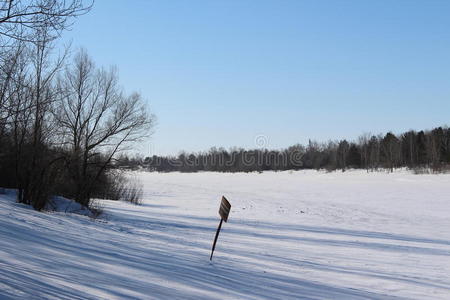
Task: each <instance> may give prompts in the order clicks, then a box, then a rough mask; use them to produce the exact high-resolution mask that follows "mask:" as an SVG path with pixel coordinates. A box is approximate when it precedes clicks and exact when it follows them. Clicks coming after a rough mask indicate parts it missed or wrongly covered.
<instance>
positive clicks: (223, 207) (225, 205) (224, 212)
mask: <svg viewBox="0 0 450 300" xmlns="http://www.w3.org/2000/svg"><path fill="white" fill-rule="evenodd" d="M230 209H231V204H230V202H228V200H227V198H225V197H224V196H222V202H220V209H219V215H220V217H221V218H222V220H224V221H225V222H226V221H228V215H229V214H230Z"/></svg>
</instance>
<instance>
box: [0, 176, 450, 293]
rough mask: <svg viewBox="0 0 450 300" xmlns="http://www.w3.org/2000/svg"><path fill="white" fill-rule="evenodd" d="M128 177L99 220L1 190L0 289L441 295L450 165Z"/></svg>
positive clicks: (448, 239) (449, 288)
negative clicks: (131, 187) (222, 214)
mask: <svg viewBox="0 0 450 300" xmlns="http://www.w3.org/2000/svg"><path fill="white" fill-rule="evenodd" d="M138 177H139V178H140V180H141V181H142V182H143V183H144V198H145V200H144V205H142V206H134V205H131V204H128V203H123V202H114V201H102V202H101V205H102V206H103V207H104V210H105V216H104V218H103V219H98V220H92V219H90V218H89V217H87V216H82V215H77V214H65V213H62V212H58V213H56V212H53V213H52V212H47V213H39V212H35V211H33V210H31V209H30V208H28V207H26V206H24V205H21V204H17V203H15V202H14V195H13V194H11V193H7V194H4V195H0V299H9V298H12V299H42V298H45V299H125V298H131V299H368V298H369V299H380V298H381V299H405V298H406V299H450V175H413V174H410V173H407V172H405V171H401V172H396V173H393V174H387V173H365V172H363V171H350V172H345V173H341V172H335V173H325V172H316V171H301V172H279V173H274V172H267V173H262V174H257V173H252V174H221V173H197V174H180V173H169V174H159V173H139V174H138ZM222 195H225V196H226V197H227V198H228V200H229V201H230V203H231V205H232V209H231V213H230V217H229V221H228V223H224V225H223V227H222V232H221V234H220V236H219V240H218V245H217V247H216V251H215V254H214V258H213V261H212V263H211V262H210V261H209V255H210V251H211V244H212V240H213V238H214V234H215V230H216V228H217V225H218V222H219V217H218V212H217V211H218V208H219V203H220V198H221V196H222Z"/></svg>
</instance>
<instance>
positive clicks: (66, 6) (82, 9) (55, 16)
mask: <svg viewBox="0 0 450 300" xmlns="http://www.w3.org/2000/svg"><path fill="white" fill-rule="evenodd" d="M92 4H93V2H90V3H88V4H86V5H85V4H84V3H83V0H70V1H69V0H0V47H2V46H3V47H4V46H5V45H8V44H9V43H10V42H11V41H17V40H19V41H26V42H37V41H38V40H39V38H40V36H37V35H35V32H36V31H42V30H43V29H45V30H47V31H49V32H51V37H52V38H54V37H57V36H58V35H59V34H60V33H61V31H63V30H64V29H66V28H68V27H70V26H71V25H72V22H73V18H74V17H76V16H79V15H82V14H85V13H87V12H88V11H89V10H90V9H91V7H92Z"/></svg>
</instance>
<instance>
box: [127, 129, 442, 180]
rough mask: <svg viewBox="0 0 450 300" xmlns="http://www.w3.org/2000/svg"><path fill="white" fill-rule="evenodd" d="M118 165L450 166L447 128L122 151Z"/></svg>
mask: <svg viewBox="0 0 450 300" xmlns="http://www.w3.org/2000/svg"><path fill="white" fill-rule="evenodd" d="M118 164H119V166H121V167H138V166H143V167H144V168H145V169H147V170H150V171H158V172H171V171H180V172H197V171H218V172H254V171H266V170H275V171H282V170H300V169H326V170H330V171H331V170H343V171H345V170H346V169H350V168H353V169H367V170H378V169H387V170H390V171H393V170H394V169H395V168H401V167H408V168H411V169H416V170H417V169H428V170H432V171H435V172H440V171H444V170H447V169H448V166H449V165H450V128H448V127H438V128H435V129H433V130H428V131H423V130H422V131H419V132H416V131H413V130H411V131H408V132H405V133H402V134H399V135H395V134H393V133H391V132H389V133H387V134H385V135H381V134H380V135H372V134H363V135H361V136H360V137H359V138H358V139H357V140H356V141H348V140H345V139H344V140H341V141H329V142H326V143H318V142H315V141H309V143H308V145H307V146H304V145H300V144H297V145H294V146H291V147H289V148H287V149H282V150H268V149H253V150H244V149H230V150H225V149H223V148H219V149H217V148H212V149H210V150H209V151H207V152H199V153H184V152H182V153H181V154H179V155H178V156H152V157H146V158H145V159H138V158H134V159H131V158H129V157H126V156H123V157H122V159H120V161H119V163H118Z"/></svg>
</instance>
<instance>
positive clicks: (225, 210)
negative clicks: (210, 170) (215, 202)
mask: <svg viewBox="0 0 450 300" xmlns="http://www.w3.org/2000/svg"><path fill="white" fill-rule="evenodd" d="M230 209H231V204H230V202H228V200H227V198H225V197H224V196H222V201H221V202H220V208H219V215H220V223H219V227H217V231H216V236H215V237H214V242H213V246H212V250H211V256H210V257H209V260H212V257H213V254H214V249H215V248H216V242H217V238H218V237H219V233H220V228H222V222H223V221H225V222H226V221H228V215H229V214H230Z"/></svg>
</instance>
